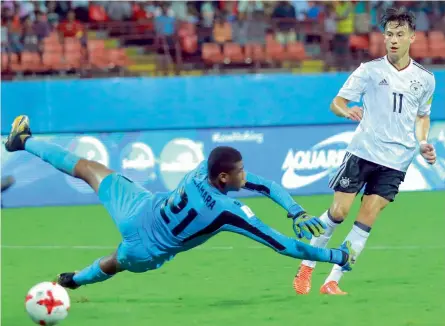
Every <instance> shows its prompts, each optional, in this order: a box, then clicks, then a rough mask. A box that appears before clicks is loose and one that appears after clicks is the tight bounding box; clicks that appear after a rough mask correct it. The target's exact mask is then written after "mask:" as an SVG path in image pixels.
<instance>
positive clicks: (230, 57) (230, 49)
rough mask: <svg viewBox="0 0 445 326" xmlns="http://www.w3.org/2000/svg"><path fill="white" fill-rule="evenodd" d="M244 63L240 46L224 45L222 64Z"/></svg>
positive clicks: (233, 44)
mask: <svg viewBox="0 0 445 326" xmlns="http://www.w3.org/2000/svg"><path fill="white" fill-rule="evenodd" d="M231 62H233V63H244V54H243V51H242V49H241V46H240V45H239V44H236V43H226V44H224V63H226V64H228V63H231Z"/></svg>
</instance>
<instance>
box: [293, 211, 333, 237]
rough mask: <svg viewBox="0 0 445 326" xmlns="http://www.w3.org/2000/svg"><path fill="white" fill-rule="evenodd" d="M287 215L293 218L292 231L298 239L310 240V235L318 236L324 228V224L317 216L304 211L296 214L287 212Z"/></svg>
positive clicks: (322, 232)
mask: <svg viewBox="0 0 445 326" xmlns="http://www.w3.org/2000/svg"><path fill="white" fill-rule="evenodd" d="M287 217H289V218H292V219H293V228H294V232H295V234H296V235H297V237H298V238H299V239H301V238H306V239H309V240H310V239H312V236H315V237H319V236H320V235H321V234H324V230H325V229H326V225H325V224H324V223H323V222H322V221H321V220H320V219H319V218H318V217H315V216H310V215H308V214H307V213H306V212H304V211H303V212H299V213H298V214H296V215H293V214H291V213H289V214H287Z"/></svg>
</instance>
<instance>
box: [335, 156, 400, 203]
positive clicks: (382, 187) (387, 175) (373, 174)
mask: <svg viewBox="0 0 445 326" xmlns="http://www.w3.org/2000/svg"><path fill="white" fill-rule="evenodd" d="M405 174H406V173H405V172H402V171H398V170H394V169H391V168H388V167H386V166H382V165H379V164H377V163H373V162H370V161H367V160H364V159H362V158H360V157H358V156H355V155H353V154H351V153H349V152H347V153H346V155H345V158H344V159H343V163H342V164H341V165H340V167H339V169H338V171H337V172H336V174H335V175H334V176H333V177H332V179H331V180H330V181H329V188H331V189H334V191H339V192H346V193H358V192H360V190H361V189H362V188H363V186H364V185H366V187H365V191H364V195H379V196H380V197H383V198H385V199H387V200H389V201H391V202H392V201H394V198H395V197H396V195H397V194H398V192H399V186H400V184H401V183H402V181H404V180H405Z"/></svg>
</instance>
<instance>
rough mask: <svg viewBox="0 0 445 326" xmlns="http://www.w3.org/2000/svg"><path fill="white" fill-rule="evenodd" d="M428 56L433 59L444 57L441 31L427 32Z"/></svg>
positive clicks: (444, 43) (444, 47)
mask: <svg viewBox="0 0 445 326" xmlns="http://www.w3.org/2000/svg"><path fill="white" fill-rule="evenodd" d="M428 46H429V50H430V56H431V57H432V58H434V59H439V58H441V59H445V35H444V33H443V32H441V31H431V32H429V33H428Z"/></svg>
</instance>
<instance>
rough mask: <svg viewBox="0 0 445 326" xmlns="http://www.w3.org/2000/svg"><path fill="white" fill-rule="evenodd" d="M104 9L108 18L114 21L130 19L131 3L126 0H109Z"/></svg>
mask: <svg viewBox="0 0 445 326" xmlns="http://www.w3.org/2000/svg"><path fill="white" fill-rule="evenodd" d="M105 6H106V7H105V9H106V11H107V15H108V18H110V19H111V20H114V21H119V20H130V19H131V16H132V8H131V4H130V2H128V1H109V2H106V5H105Z"/></svg>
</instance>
